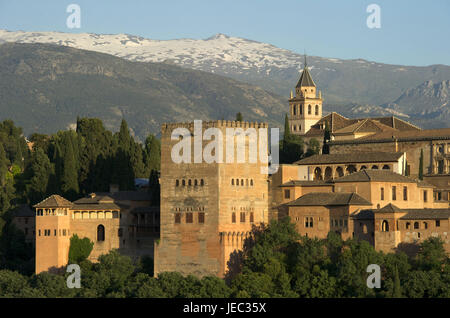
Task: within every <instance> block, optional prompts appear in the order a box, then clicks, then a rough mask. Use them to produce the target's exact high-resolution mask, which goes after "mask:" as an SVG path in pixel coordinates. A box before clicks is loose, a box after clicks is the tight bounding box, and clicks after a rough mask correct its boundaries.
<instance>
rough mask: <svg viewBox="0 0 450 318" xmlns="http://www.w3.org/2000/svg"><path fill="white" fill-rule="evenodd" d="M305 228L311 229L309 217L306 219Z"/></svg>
mask: <svg viewBox="0 0 450 318" xmlns="http://www.w3.org/2000/svg"><path fill="white" fill-rule="evenodd" d="M305 227H309V217H306V218H305Z"/></svg>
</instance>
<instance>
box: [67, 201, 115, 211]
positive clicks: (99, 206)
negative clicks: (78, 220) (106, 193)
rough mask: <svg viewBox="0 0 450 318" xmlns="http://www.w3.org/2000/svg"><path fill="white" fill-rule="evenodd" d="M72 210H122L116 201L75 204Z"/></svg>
mask: <svg viewBox="0 0 450 318" xmlns="http://www.w3.org/2000/svg"><path fill="white" fill-rule="evenodd" d="M72 210H120V206H119V205H117V204H115V203H95V204H74V205H73V206H72Z"/></svg>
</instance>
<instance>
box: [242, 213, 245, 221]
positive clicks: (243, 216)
mask: <svg viewBox="0 0 450 318" xmlns="http://www.w3.org/2000/svg"><path fill="white" fill-rule="evenodd" d="M244 222H245V212H241V223H244Z"/></svg>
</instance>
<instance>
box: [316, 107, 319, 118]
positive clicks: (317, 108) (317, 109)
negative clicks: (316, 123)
mask: <svg viewBox="0 0 450 318" xmlns="http://www.w3.org/2000/svg"><path fill="white" fill-rule="evenodd" d="M317 115H319V105H316V116H317Z"/></svg>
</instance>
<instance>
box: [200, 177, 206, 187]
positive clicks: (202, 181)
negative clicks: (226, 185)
mask: <svg viewBox="0 0 450 318" xmlns="http://www.w3.org/2000/svg"><path fill="white" fill-rule="evenodd" d="M200 185H201V186H202V187H203V186H204V185H205V181H204V180H203V179H201V180H200Z"/></svg>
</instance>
